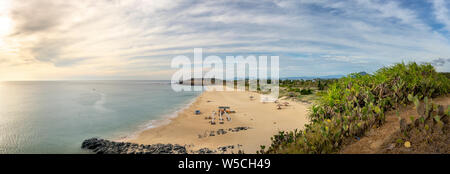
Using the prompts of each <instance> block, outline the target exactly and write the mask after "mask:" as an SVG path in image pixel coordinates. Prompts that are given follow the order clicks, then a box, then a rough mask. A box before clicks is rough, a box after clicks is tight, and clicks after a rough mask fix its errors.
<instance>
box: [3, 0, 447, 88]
mask: <svg viewBox="0 0 450 174" xmlns="http://www.w3.org/2000/svg"><path fill="white" fill-rule="evenodd" d="M6 1H8V2H11V3H10V4H11V5H10V7H9V8H8V12H9V13H8V17H9V18H10V19H11V20H12V21H13V24H14V27H13V29H12V30H11V31H10V32H9V35H8V36H5V37H3V38H2V40H4V42H5V43H7V44H6V47H4V48H0V57H1V59H0V60H5V61H2V62H3V63H0V68H2V69H3V71H2V73H6V74H21V75H20V76H21V77H22V76H27V73H22V72H29V76H30V77H29V78H40V79H46V78H47V77H46V76H48V74H51V73H55V75H52V76H51V77H52V78H61V79H72V78H82V79H84V78H89V79H91V78H94V77H95V78H100V79H101V78H102V77H105V78H113V77H118V78H121V79H122V78H125V79H127V78H129V79H148V78H150V77H151V76H152V73H154V74H158V75H157V77H158V78H165V79H170V76H171V74H170V72H173V69H170V66H169V65H170V61H171V58H173V57H175V56H176V55H180V54H183V55H188V56H190V55H192V53H193V48H197V47H200V48H203V51H204V55H205V56H206V55H219V56H221V57H223V58H224V57H225V56H226V55H234V56H236V55H252V54H253V55H260V54H263V55H279V56H280V66H281V69H280V70H281V73H280V74H281V75H282V76H283V75H285V76H295V75H301V76H309V75H316V74H320V75H330V74H346V73H351V72H359V71H366V72H371V71H374V70H376V69H377V68H379V67H382V66H385V65H390V64H392V63H395V62H401V61H418V62H430V61H431V60H434V59H438V58H439V57H446V56H448V55H450V41H449V37H448V35H447V33H446V32H444V31H442V29H440V28H437V27H436V26H434V25H431V24H430V21H429V19H427V18H425V17H424V16H426V15H427V14H428V13H429V14H431V15H434V16H435V18H436V20H437V21H438V22H439V23H442V24H444V25H445V26H447V27H448V26H450V25H448V24H449V23H450V22H448V16H449V15H448V14H447V13H448V11H446V10H447V8H446V7H447V6H446V3H445V2H444V1H439V0H434V1H423V2H422V3H424V4H425V5H422V4H420V5H421V7H424V8H427V9H426V10H422V11H419V10H418V9H416V8H412V7H410V6H405V5H404V3H402V1H382V0H342V1H335V0H261V1H234V0H231V1H230V0H228V1H225V0H217V1H190V0H165V1H144V0H127V1H121V0H98V1H90V0H79V1H59V0H39V1H38V0H27V1H25V0H17V1H16V0H15V1H11V0H6ZM408 2H409V1H408ZM427 4H428V5H429V6H430V7H427V6H426V5H427ZM442 4H444V5H442ZM424 13H425V14H424ZM429 14H428V15H429ZM446 14H447V15H446ZM2 36H3V35H1V34H0V37H2ZM0 46H1V44H0ZM33 65H35V66H33ZM438 65H440V64H438ZM12 66H17V67H16V68H11V67H12ZM32 67H34V68H32ZM30 68H31V69H33V70H29V69H30ZM438 70H440V71H450V67H449V66H448V65H447V66H446V65H445V64H443V65H442V66H439V67H438ZM18 71H21V72H20V73H19V72H18ZM38 72H39V73H38ZM31 73H34V74H42V76H40V77H36V75H31ZM163 73H167V74H163ZM4 76H7V75H4ZM11 76H12V75H11ZM152 77H153V76H152Z"/></svg>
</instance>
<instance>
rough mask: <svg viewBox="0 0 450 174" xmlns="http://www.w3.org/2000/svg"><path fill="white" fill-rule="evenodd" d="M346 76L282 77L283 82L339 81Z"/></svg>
mask: <svg viewBox="0 0 450 174" xmlns="http://www.w3.org/2000/svg"><path fill="white" fill-rule="evenodd" d="M344 76H345V75H328V76H304V77H282V78H280V79H281V80H313V79H338V78H341V77H344Z"/></svg>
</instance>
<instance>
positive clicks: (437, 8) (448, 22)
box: [432, 0, 450, 31]
mask: <svg viewBox="0 0 450 174" xmlns="http://www.w3.org/2000/svg"><path fill="white" fill-rule="evenodd" d="M432 3H433V8H434V15H435V16H436V19H437V20H438V21H439V22H440V23H442V24H444V26H445V29H446V30H447V31H450V17H449V16H450V11H449V10H448V6H450V3H447V2H445V1H444V0H433V1H432Z"/></svg>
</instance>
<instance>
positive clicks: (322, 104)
mask: <svg viewBox="0 0 450 174" xmlns="http://www.w3.org/2000/svg"><path fill="white" fill-rule="evenodd" d="M449 84H450V83H449V79H448V78H446V77H445V75H442V74H439V73H437V72H436V71H435V69H434V67H433V66H431V65H430V64H421V65H418V64H416V63H414V62H413V63H409V64H404V63H399V64H395V65H394V66H391V67H384V68H381V69H379V70H378V71H377V72H375V73H374V74H373V75H369V74H360V73H354V74H350V75H348V76H347V77H343V78H341V79H339V80H338V81H337V82H335V83H333V84H331V85H329V87H328V90H327V93H326V94H324V95H322V96H321V98H320V100H319V102H318V104H316V105H313V106H312V107H311V111H310V115H309V118H310V121H311V123H310V124H308V125H305V129H304V130H303V131H302V132H297V131H294V132H280V133H279V134H278V135H275V136H273V137H272V138H271V139H272V144H271V146H270V147H268V149H267V150H266V151H264V153H314V154H316V153H333V152H337V151H338V150H339V148H340V145H341V144H342V142H343V141H344V140H345V139H346V138H353V137H355V136H362V135H364V133H365V131H366V130H368V129H369V128H371V127H373V126H375V125H381V124H383V122H384V121H385V115H384V113H385V112H386V111H388V110H392V109H395V108H398V107H399V106H400V105H404V104H408V103H409V102H410V101H409V100H408V95H412V96H417V97H418V99H419V100H421V99H424V98H425V97H427V98H430V97H436V96H439V95H443V94H448V93H449V88H450V87H449Z"/></svg>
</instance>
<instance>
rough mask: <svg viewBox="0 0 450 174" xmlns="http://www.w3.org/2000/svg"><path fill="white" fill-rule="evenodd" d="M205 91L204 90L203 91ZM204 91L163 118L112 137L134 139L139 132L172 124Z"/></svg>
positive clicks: (116, 139)
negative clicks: (129, 132)
mask: <svg viewBox="0 0 450 174" xmlns="http://www.w3.org/2000/svg"><path fill="white" fill-rule="evenodd" d="M202 93H203V92H202ZM202 93H200V94H198V96H196V97H194V98H192V99H189V100H188V102H187V103H186V104H182V105H181V107H180V108H178V109H177V108H175V109H174V110H173V111H170V112H169V113H167V114H162V115H161V118H159V119H155V120H149V121H146V122H145V123H144V124H142V125H140V126H138V130H136V131H133V133H131V134H127V135H124V136H120V137H118V138H114V139H112V140H113V141H119V142H122V141H123V142H126V141H129V140H133V139H135V138H137V136H138V135H139V134H141V133H142V132H144V131H146V130H149V129H154V128H158V127H161V126H165V125H168V124H170V122H171V121H172V119H173V118H176V117H178V116H179V113H180V112H183V111H184V110H186V109H188V108H189V107H190V106H191V105H192V104H193V103H194V102H195V101H196V100H197V98H198V97H199V96H200V95H202Z"/></svg>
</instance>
